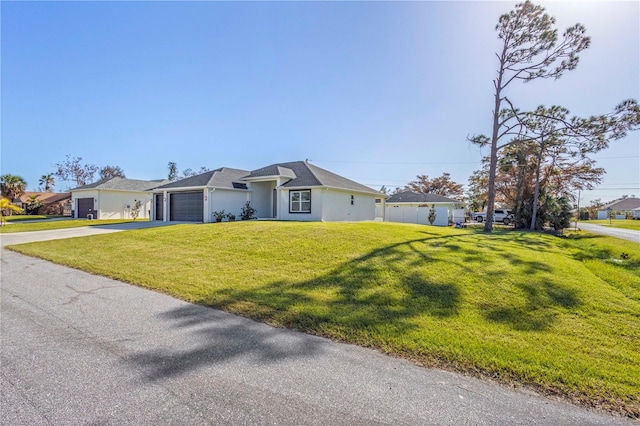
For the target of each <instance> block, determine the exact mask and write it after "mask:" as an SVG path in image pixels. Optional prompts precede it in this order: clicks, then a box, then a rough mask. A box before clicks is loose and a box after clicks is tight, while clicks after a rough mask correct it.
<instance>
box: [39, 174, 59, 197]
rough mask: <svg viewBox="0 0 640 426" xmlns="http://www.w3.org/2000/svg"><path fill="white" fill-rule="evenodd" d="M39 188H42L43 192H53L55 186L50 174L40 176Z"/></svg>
mask: <svg viewBox="0 0 640 426" xmlns="http://www.w3.org/2000/svg"><path fill="white" fill-rule="evenodd" d="M40 186H44V191H45V192H51V191H53V187H54V186H56V182H55V179H54V178H53V175H52V174H51V173H49V174H46V175H42V176H40Z"/></svg>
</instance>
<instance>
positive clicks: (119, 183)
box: [72, 177, 169, 191]
mask: <svg viewBox="0 0 640 426" xmlns="http://www.w3.org/2000/svg"><path fill="white" fill-rule="evenodd" d="M166 182H169V181H168V180H166V179H157V180H138V179H126V178H122V177H114V178H111V179H107V180H101V181H98V182H94V183H90V184H89V185H84V186H79V187H78V188H75V189H72V191H79V190H83V189H111V190H115V191H150V190H151V189H153V188H155V187H156V186H158V185H162V184H163V183H166Z"/></svg>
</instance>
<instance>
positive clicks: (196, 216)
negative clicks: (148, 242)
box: [169, 191, 204, 222]
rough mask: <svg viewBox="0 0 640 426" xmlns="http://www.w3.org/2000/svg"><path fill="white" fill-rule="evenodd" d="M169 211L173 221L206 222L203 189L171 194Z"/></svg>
mask: <svg viewBox="0 0 640 426" xmlns="http://www.w3.org/2000/svg"><path fill="white" fill-rule="evenodd" d="M169 212H170V214H169V220H171V221H181V222H182V221H183V222H204V201H203V194H202V191H193V192H174V193H172V194H169Z"/></svg>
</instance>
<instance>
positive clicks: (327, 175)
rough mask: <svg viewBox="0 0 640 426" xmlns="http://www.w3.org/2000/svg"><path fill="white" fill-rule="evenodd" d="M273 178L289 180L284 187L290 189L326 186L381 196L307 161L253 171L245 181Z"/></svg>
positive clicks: (370, 189)
mask: <svg viewBox="0 0 640 426" xmlns="http://www.w3.org/2000/svg"><path fill="white" fill-rule="evenodd" d="M271 176H273V177H286V178H288V179H289V180H288V181H287V182H286V183H284V184H283V185H282V186H283V187H288V188H300V187H307V188H310V187H315V186H325V187H329V188H336V189H344V190H347V191H357V192H366V193H369V194H379V192H378V191H376V190H375V189H372V188H369V187H368V186H365V185H362V184H359V183H358V182H354V181H352V180H350V179H347V178H345V177H342V176H340V175H337V174H335V173H332V172H330V171H328V170H325V169H323V168H320V167H318V166H315V165H313V164H310V163H308V162H306V161H293V162H290V163H276V164H272V165H270V166H267V167H263V168H261V169H257V170H253V171H252V172H251V173H250V174H249V175H248V176H245V177H244V179H245V180H252V179H255V178H260V177H271Z"/></svg>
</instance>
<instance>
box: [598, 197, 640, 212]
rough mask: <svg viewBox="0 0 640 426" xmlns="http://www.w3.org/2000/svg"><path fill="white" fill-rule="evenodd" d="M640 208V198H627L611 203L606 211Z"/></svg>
mask: <svg viewBox="0 0 640 426" xmlns="http://www.w3.org/2000/svg"><path fill="white" fill-rule="evenodd" d="M638 207H640V198H625V199H624V200H619V201H616V202H615V203H611V204H609V205H608V206H606V207H604V209H607V208H610V209H611V210H620V211H628V210H633V209H636V208H638Z"/></svg>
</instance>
